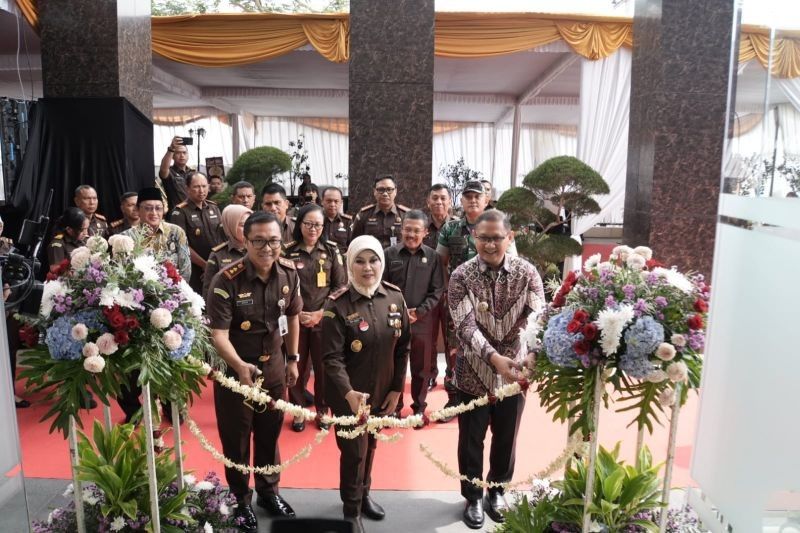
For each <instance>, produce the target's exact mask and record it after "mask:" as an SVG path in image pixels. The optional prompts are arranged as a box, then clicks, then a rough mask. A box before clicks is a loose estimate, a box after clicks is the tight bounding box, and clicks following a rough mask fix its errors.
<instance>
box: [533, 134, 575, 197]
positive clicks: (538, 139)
mask: <svg viewBox="0 0 800 533" xmlns="http://www.w3.org/2000/svg"><path fill="white" fill-rule="evenodd" d="M520 143H521V146H520V151H519V152H520V167H519V169H520V173H521V177H520V181H519V183H520V184H521V183H522V179H521V178H522V177H524V176H525V175H527V174H528V172H530V171H531V170H533V169H534V168H536V167H538V166H539V165H541V164H542V163H544V162H545V161H547V160H548V159H550V158H552V157H556V156H560V155H570V156H573V157H574V156H575V155H576V154H577V150H578V137H577V135H576V134H575V132H569V129H568V128H561V127H557V126H552V127H547V126H540V127H536V126H523V127H522V131H520Z"/></svg>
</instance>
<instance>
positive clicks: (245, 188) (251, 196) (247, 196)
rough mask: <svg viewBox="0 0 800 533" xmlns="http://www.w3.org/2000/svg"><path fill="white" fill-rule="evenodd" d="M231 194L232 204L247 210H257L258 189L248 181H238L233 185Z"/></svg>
mask: <svg viewBox="0 0 800 533" xmlns="http://www.w3.org/2000/svg"><path fill="white" fill-rule="evenodd" d="M232 190H233V192H232V193H231V204H239V205H243V206H245V207H246V208H247V209H255V207H253V206H254V205H255V203H256V189H255V187H253V184H252V183H249V182H247V181H237V182H236V183H234V184H233V187H232Z"/></svg>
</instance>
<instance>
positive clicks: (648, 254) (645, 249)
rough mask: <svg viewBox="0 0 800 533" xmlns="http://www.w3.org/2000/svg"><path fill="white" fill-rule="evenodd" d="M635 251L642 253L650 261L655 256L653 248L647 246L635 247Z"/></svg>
mask: <svg viewBox="0 0 800 533" xmlns="http://www.w3.org/2000/svg"><path fill="white" fill-rule="evenodd" d="M633 253H635V254H639V255H641V256H642V257H644V258H645V259H647V260H648V261H650V260H651V259H652V258H653V250H651V249H650V248H648V247H647V246H637V247H636V248H634V249H633Z"/></svg>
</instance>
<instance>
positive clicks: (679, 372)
mask: <svg viewBox="0 0 800 533" xmlns="http://www.w3.org/2000/svg"><path fill="white" fill-rule="evenodd" d="M688 375H689V369H688V368H687V367H686V363H684V362H683V361H677V362H675V363H670V365H669V366H668V367H667V376H669V380H670V381H671V382H673V383H678V382H679V381H685V380H686V377H687V376H688Z"/></svg>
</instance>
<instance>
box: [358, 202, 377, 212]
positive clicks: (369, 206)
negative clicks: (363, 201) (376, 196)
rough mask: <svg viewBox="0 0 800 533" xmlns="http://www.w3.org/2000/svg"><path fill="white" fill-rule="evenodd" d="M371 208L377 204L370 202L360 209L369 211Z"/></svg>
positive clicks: (360, 210)
mask: <svg viewBox="0 0 800 533" xmlns="http://www.w3.org/2000/svg"><path fill="white" fill-rule="evenodd" d="M370 209H375V204H368V205H365V206H364V207H362V208H361V209H359V210H358V212H359V213H361V212H362V211H369V210H370Z"/></svg>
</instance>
